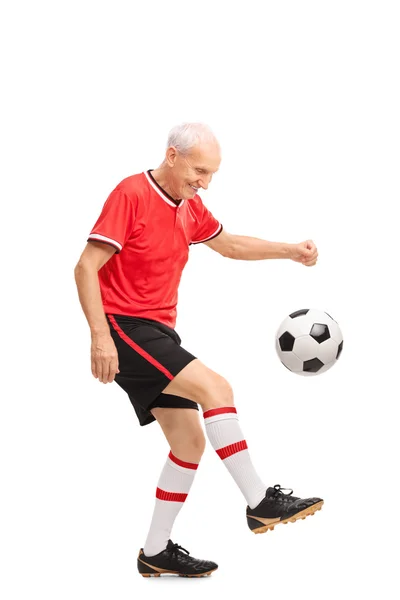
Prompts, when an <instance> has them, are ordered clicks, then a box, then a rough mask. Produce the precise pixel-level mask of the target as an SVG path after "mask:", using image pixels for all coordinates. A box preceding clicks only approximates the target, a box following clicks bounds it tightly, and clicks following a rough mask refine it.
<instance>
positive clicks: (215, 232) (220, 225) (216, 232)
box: [192, 223, 222, 244]
mask: <svg viewBox="0 0 400 600" xmlns="http://www.w3.org/2000/svg"><path fill="white" fill-rule="evenodd" d="M221 230H222V223H219V225H218V227H217V229H216V230H215V231H214V233H212V234H211V235H209V236H208V237H206V238H204V240H196V241H194V240H193V241H192V244H201V243H202V242H206V241H207V240H211V238H213V237H216V236H217V235H218V234H219V233H220V232H221Z"/></svg>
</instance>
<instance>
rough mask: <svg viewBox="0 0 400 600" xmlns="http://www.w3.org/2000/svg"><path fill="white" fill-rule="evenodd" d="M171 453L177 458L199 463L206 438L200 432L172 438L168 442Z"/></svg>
mask: <svg viewBox="0 0 400 600" xmlns="http://www.w3.org/2000/svg"><path fill="white" fill-rule="evenodd" d="M169 441H170V447H171V452H172V454H173V455H174V456H176V457H177V458H179V459H181V460H183V461H187V462H193V463H197V464H198V463H199V462H200V459H201V457H202V456H203V454H204V450H205V447H206V438H205V436H204V433H203V431H202V430H199V431H196V432H195V433H192V434H190V433H189V434H188V435H180V436H176V437H175V436H174V437H172V438H171V439H170V440H169Z"/></svg>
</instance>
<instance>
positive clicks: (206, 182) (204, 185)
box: [199, 175, 212, 190]
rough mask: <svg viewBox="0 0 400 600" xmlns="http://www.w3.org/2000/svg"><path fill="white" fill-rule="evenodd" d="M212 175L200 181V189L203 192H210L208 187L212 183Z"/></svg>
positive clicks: (205, 176)
mask: <svg viewBox="0 0 400 600" xmlns="http://www.w3.org/2000/svg"><path fill="white" fill-rule="evenodd" d="M211 179H212V175H204V176H203V177H202V178H201V179H200V181H199V187H202V188H203V190H208V186H209V185H210V183H211Z"/></svg>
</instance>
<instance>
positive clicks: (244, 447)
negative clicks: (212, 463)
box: [216, 440, 247, 460]
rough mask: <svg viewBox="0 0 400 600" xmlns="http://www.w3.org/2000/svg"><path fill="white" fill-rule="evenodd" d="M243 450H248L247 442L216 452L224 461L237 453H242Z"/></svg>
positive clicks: (237, 443)
mask: <svg viewBox="0 0 400 600" xmlns="http://www.w3.org/2000/svg"><path fill="white" fill-rule="evenodd" d="M242 450H247V444H246V440H242V441H241V442H236V443H235V444H230V445H229V446H225V447H224V448H220V449H219V450H217V451H216V452H217V454H218V456H219V457H220V458H222V460H224V459H225V458H228V456H232V454H236V452H241V451H242Z"/></svg>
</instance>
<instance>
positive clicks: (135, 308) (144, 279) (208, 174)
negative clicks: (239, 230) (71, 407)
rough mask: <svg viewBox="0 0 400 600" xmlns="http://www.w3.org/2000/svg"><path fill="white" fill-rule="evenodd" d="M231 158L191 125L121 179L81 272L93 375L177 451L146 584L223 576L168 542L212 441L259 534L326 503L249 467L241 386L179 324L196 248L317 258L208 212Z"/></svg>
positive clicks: (245, 256)
mask: <svg viewBox="0 0 400 600" xmlns="http://www.w3.org/2000/svg"><path fill="white" fill-rule="evenodd" d="M220 162H221V150H220V146H219V143H218V141H217V140H216V138H215V136H214V134H213V133H212V131H211V130H210V129H209V128H208V127H207V126H206V125H203V124H199V123H185V124H182V125H179V126H177V127H175V128H174V129H172V131H171V132H170V134H169V138H168V143H167V150H166V154H165V158H164V161H163V162H162V164H161V165H160V166H159V168H158V169H155V170H149V171H145V172H144V173H139V174H136V175H131V176H129V177H127V178H126V179H123V180H122V181H121V182H120V183H119V184H118V185H117V186H116V187H115V189H114V190H113V191H112V192H111V193H110V195H109V196H108V198H107V200H106V202H105V204H104V206H103V209H102V211H101V214H100V216H99V218H98V219H97V221H96V223H95V225H94V227H93V229H92V231H91V232H90V235H89V238H88V240H87V241H88V243H87V245H86V248H85V249H84V251H83V253H82V255H81V257H80V259H79V262H78V264H77V265H76V267H75V279H76V284H77V288H78V294H79V299H80V302H81V305H82V309H83V311H84V313H85V316H86V318H87V321H88V323H89V327H90V331H91V338H92V345H91V369H92V374H93V376H94V377H96V378H98V379H99V381H101V382H102V383H111V382H112V381H113V380H114V379H115V381H116V382H117V384H118V385H119V386H121V388H122V389H123V390H125V391H126V392H127V394H128V396H129V399H130V401H131V403H132V405H133V408H134V409H135V411H136V414H137V417H138V420H139V423H140V425H147V424H149V423H151V422H152V421H154V420H156V421H157V422H158V423H159V425H160V426H161V429H162V431H163V433H164V435H165V437H166V439H167V441H168V444H169V447H170V450H171V451H170V453H169V456H168V458H167V460H166V463H165V466H164V468H163V470H162V473H161V476H160V479H159V481H158V486H157V490H156V500H155V507H154V513H153V518H152V521H151V525H150V529H149V532H148V536H147V539H146V541H145V544H144V546H143V548H141V549H140V551H139V556H138V561H137V565H138V570H139V573H141V574H142V575H143V576H145V577H146V576H147V577H149V576H152V575H154V576H159V575H160V574H161V573H176V574H179V575H181V576H202V575H209V574H210V573H211V572H212V571H214V570H215V569H217V564H216V563H214V562H211V561H205V560H199V559H196V558H193V557H192V556H190V555H189V552H188V551H187V550H185V549H184V548H182V547H181V546H179V545H178V544H174V543H173V542H172V541H171V540H170V534H171V531H172V526H173V524H174V521H175V519H176V517H177V515H178V513H179V511H180V509H181V508H182V506H183V503H184V501H185V499H186V497H187V495H188V493H189V490H190V487H191V485H192V483H193V479H194V476H195V474H196V469H197V467H198V465H199V462H200V459H201V456H202V454H203V451H204V447H205V436H204V433H203V427H202V425H201V422H200V418H199V412H198V405H200V407H201V410H202V414H203V418H204V424H205V431H206V434H207V436H208V439H209V441H210V443H211V445H212V446H213V448H214V449H215V450H216V452H217V454H218V456H219V457H220V459H222V461H223V463H224V464H225V466H226V468H227V469H228V471H229V473H230V474H231V476H232V477H233V478H234V480H235V482H236V484H237V485H238V487H239V489H240V490H241V492H242V493H243V495H244V498H245V500H246V501H247V523H248V526H249V528H250V530H251V531H253V532H254V533H264V532H265V531H267V530H268V529H274V527H275V525H277V524H279V523H287V522H288V521H296V520H297V519H300V518H305V517H306V516H308V515H312V514H314V513H315V512H316V511H317V510H319V509H320V508H321V506H322V504H323V500H321V499H320V498H307V499H301V498H298V497H295V496H293V495H292V494H293V490H290V492H289V493H285V492H284V489H285V488H281V486H280V485H275V486H273V487H267V486H266V485H265V484H264V483H263V481H262V479H261V478H260V477H259V475H258V474H257V472H256V471H255V469H254V466H253V464H252V462H251V458H250V455H249V451H248V449H247V444H246V440H245V437H244V435H243V433H242V430H241V428H240V424H239V420H238V415H237V411H236V408H235V406H234V399H233V392H232V388H231V386H230V385H229V383H228V381H226V380H225V379H224V378H223V377H222V376H221V375H219V374H218V373H215V372H214V371H212V370H211V369H210V368H208V367H207V366H206V365H205V364H204V363H203V362H201V361H200V360H199V359H198V358H197V357H196V356H194V355H193V354H191V353H190V352H189V351H188V350H186V349H184V348H182V346H181V339H180V337H179V335H178V333H177V332H176V331H175V329H174V327H175V324H176V305H177V291H178V286H179V282H180V278H181V274H182V270H183V268H184V266H185V264H186V262H187V260H188V256H189V246H190V245H194V244H200V243H203V244H206V245H207V246H208V247H209V248H211V249H212V250H215V251H216V252H219V253H220V254H222V256H225V257H227V258H233V259H238V260H262V259H272V258H275V259H277V258H289V259H291V260H293V261H296V262H298V263H301V264H303V265H305V266H313V265H315V263H316V261H317V249H316V247H315V245H314V243H313V242H312V241H310V240H308V241H305V242H302V243H299V244H287V243H275V242H269V241H266V240H262V239H257V238H252V237H247V236H239V235H232V234H230V233H228V232H227V231H225V230H223V228H222V224H221V223H220V222H219V221H218V220H217V219H216V218H215V217H214V216H213V215H212V213H211V212H210V211H209V210H208V209H207V208H206V206H205V205H204V204H203V202H202V200H201V198H200V196H199V195H198V191H199V190H200V189H204V190H206V189H207V188H208V186H209V185H210V182H211V180H212V178H213V175H214V174H215V173H216V172H217V171H218V169H219V166H220Z"/></svg>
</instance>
